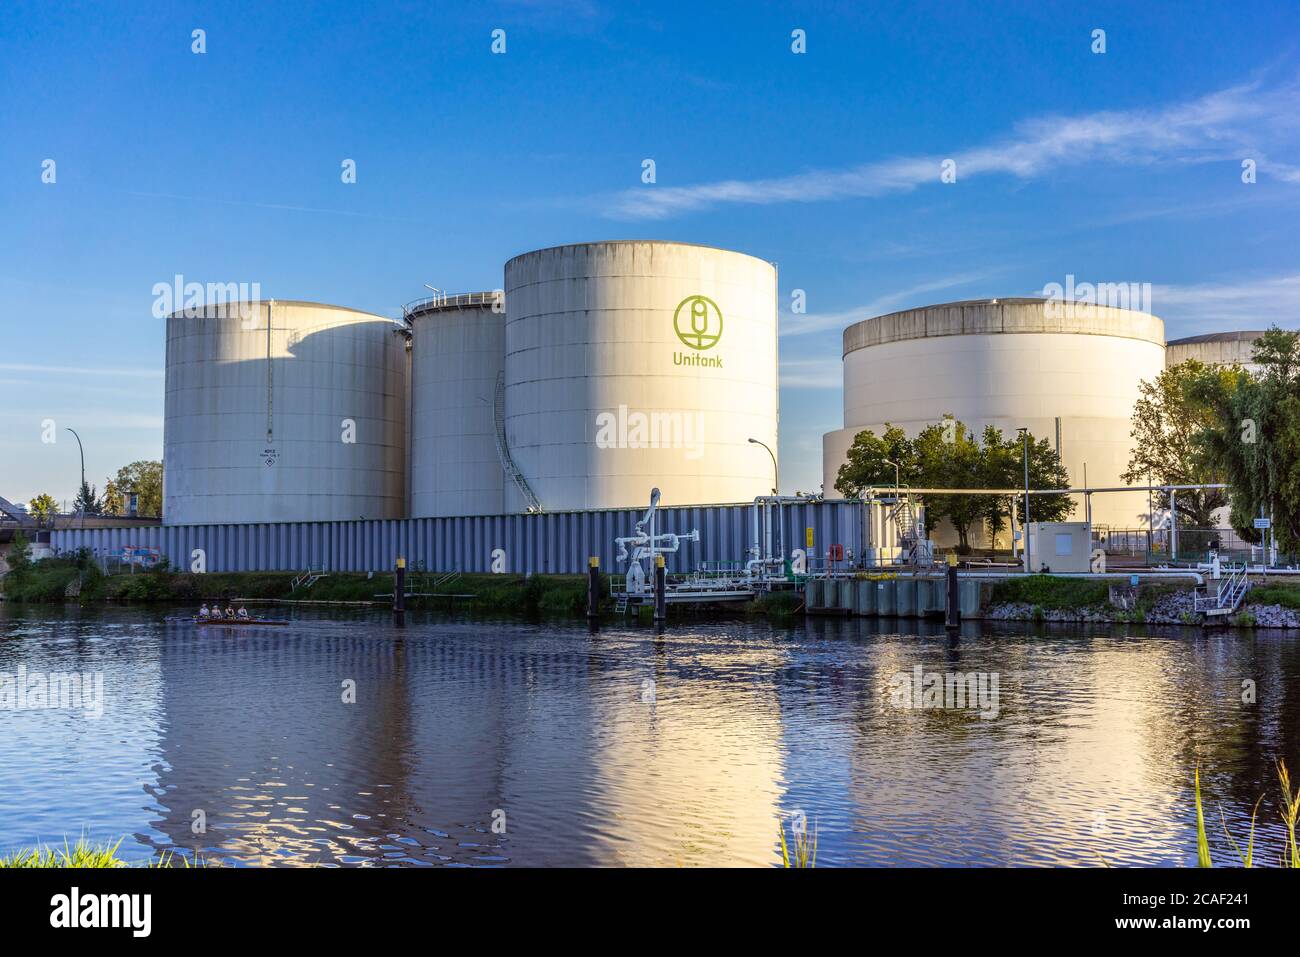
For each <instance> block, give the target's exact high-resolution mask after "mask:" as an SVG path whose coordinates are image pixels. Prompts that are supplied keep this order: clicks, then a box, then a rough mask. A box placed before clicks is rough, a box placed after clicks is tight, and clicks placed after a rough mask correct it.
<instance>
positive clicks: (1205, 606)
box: [1192, 565, 1250, 619]
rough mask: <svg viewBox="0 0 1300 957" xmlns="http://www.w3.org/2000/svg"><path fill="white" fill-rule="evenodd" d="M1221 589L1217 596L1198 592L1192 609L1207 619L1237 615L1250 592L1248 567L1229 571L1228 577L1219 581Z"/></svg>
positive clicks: (1194, 596)
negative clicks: (1247, 593) (1243, 600)
mask: <svg viewBox="0 0 1300 957" xmlns="http://www.w3.org/2000/svg"><path fill="white" fill-rule="evenodd" d="M1218 581H1219V589H1218V592H1217V593H1216V594H1213V595H1211V594H1209V593H1208V590H1207V592H1205V593H1204V594H1203V593H1201V592H1199V591H1198V592H1196V593H1195V594H1194V595H1193V596H1192V607H1193V609H1194V610H1195V611H1197V612H1199V613H1200V614H1202V615H1204V616H1205V617H1206V618H1207V619H1210V618H1222V617H1225V616H1227V615H1231V614H1235V613H1236V611H1237V609H1238V608H1240V607H1241V602H1242V599H1244V598H1245V597H1246V592H1248V591H1249V590H1250V578H1249V577H1248V575H1247V572H1246V566H1245V565H1241V566H1239V567H1236V568H1232V569H1229V571H1228V577H1227V578H1221V579H1218Z"/></svg>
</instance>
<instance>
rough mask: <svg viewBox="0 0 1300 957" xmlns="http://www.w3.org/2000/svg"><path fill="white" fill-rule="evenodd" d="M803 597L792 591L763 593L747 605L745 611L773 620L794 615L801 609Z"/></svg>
mask: <svg viewBox="0 0 1300 957" xmlns="http://www.w3.org/2000/svg"><path fill="white" fill-rule="evenodd" d="M803 603H804V596H803V595H802V594H801V593H799V592H797V591H795V590H794V589H789V590H783V591H769V592H764V593H763V594H761V595H759V596H758V597H757V598H755V599H754V600H753V601H752V602H750V603H749V605H748V607H747V608H746V610H747V611H752V612H753V613H755V614H758V615H769V616H771V617H773V618H785V617H789V616H791V615H794V614H795V613H797V612H798V611H799V609H801V608H802V607H803Z"/></svg>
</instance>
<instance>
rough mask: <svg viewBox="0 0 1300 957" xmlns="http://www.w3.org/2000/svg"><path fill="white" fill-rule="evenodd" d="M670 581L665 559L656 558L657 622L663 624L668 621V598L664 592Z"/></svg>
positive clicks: (660, 556) (657, 556)
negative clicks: (665, 585) (665, 568)
mask: <svg viewBox="0 0 1300 957" xmlns="http://www.w3.org/2000/svg"><path fill="white" fill-rule="evenodd" d="M667 580H668V573H667V572H666V571H665V570H664V557H663V556H662V555H656V556H655V621H656V622H658V623H660V624H662V623H663V622H664V621H666V620H667V619H668V596H667V594H665V591H664V584H665V583H666V582H667Z"/></svg>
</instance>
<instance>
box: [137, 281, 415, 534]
mask: <svg viewBox="0 0 1300 957" xmlns="http://www.w3.org/2000/svg"><path fill="white" fill-rule="evenodd" d="M400 332H401V326H400V324H398V323H396V322H394V321H392V320H391V319H385V318H383V317H382V316H375V315H371V314H369V313H365V312H357V311H356V310H353V309H343V308H340V307H338V306H327V305H322V304H319V303H311V302H291V301H279V300H275V301H264V302H250V303H238V304H235V305H233V306H216V307H207V308H205V309H202V310H199V311H198V314H197V315H194V316H188V315H186V314H185V313H175V314H173V315H171V316H169V317H168V319H167V372H166V404H165V413H164V421H163V521H164V523H166V524H168V525H195V524H203V523H215V522H288V521H329V520H337V519H357V518H400V517H402V515H403V512H404V504H405V454H404V453H405V438H406V437H405V428H406V394H407V366H406V352H405V340H404V338H403V337H402V336H401V335H400Z"/></svg>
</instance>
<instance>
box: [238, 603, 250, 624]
mask: <svg viewBox="0 0 1300 957" xmlns="http://www.w3.org/2000/svg"><path fill="white" fill-rule="evenodd" d="M236 616H237V617H238V618H239V620H240V621H248V609H247V608H245V607H244V606H243V605H240V606H239V611H238V612H237V613H236Z"/></svg>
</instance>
